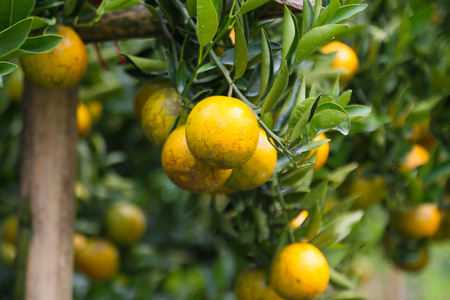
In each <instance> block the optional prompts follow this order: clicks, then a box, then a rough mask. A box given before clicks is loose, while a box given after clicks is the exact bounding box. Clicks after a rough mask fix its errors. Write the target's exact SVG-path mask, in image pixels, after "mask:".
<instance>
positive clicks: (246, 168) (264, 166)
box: [225, 128, 277, 191]
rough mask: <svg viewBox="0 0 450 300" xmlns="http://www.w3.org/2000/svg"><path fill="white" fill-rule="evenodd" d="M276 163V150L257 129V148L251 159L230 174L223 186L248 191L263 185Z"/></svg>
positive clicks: (264, 134)
mask: <svg viewBox="0 0 450 300" xmlns="http://www.w3.org/2000/svg"><path fill="white" fill-rule="evenodd" d="M276 163H277V150H276V149H275V148H274V147H273V146H272V144H271V143H270V142H269V140H268V139H267V135H266V132H265V131H264V130H263V129H261V128H260V129H259V140H258V146H257V147H256V150H255V153H253V155H252V157H251V158H250V159H249V160H248V161H247V162H246V163H244V164H243V165H240V166H237V167H235V168H234V169H233V172H231V175H230V177H229V178H228V180H227V182H225V186H226V187H227V188H229V189H231V190H234V191H249V190H252V189H254V188H257V187H259V186H260V185H262V184H263V183H265V182H266V181H267V180H268V179H269V178H270V176H271V175H272V173H273V170H274V169H275V165H276Z"/></svg>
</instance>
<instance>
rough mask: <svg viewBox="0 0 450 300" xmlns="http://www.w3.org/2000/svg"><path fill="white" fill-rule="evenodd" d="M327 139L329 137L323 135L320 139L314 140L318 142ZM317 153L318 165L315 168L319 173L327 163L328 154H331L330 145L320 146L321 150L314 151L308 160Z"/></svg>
mask: <svg viewBox="0 0 450 300" xmlns="http://www.w3.org/2000/svg"><path fill="white" fill-rule="evenodd" d="M326 139H327V136H326V135H325V134H324V133H321V134H320V135H319V136H318V137H316V138H315V139H314V141H315V142H317V141H321V140H326ZM316 152H317V156H316V165H315V166H314V172H317V171H319V170H320V169H321V168H322V167H323V166H324V165H325V163H326V162H327V159H328V154H329V153H330V144H329V143H326V144H323V145H322V146H320V147H319V148H316V149H314V150H312V151H311V153H310V154H309V155H308V156H307V157H306V159H308V158H309V157H311V156H312V155H313V154H314V153H316Z"/></svg>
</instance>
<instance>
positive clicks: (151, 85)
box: [134, 81, 170, 120]
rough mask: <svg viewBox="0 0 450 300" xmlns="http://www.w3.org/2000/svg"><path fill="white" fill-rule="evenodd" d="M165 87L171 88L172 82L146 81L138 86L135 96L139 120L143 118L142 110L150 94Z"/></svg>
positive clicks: (136, 112) (135, 111)
mask: <svg viewBox="0 0 450 300" xmlns="http://www.w3.org/2000/svg"><path fill="white" fill-rule="evenodd" d="M164 88H170V84H169V83H166V82H156V81H146V82H144V83H143V84H142V85H141V86H140V87H139V88H138V90H137V92H136V95H135V96H134V113H135V114H136V118H138V120H141V119H142V110H143V108H144V104H145V102H147V100H148V98H149V97H150V95H152V94H153V93H154V92H157V91H159V90H162V89H164Z"/></svg>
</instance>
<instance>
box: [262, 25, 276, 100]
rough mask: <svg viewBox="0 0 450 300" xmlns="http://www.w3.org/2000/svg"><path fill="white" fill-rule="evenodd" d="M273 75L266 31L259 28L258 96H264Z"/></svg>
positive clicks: (270, 50)
mask: <svg viewBox="0 0 450 300" xmlns="http://www.w3.org/2000/svg"><path fill="white" fill-rule="evenodd" d="M272 77H273V54H272V48H271V47H270V40H269V37H268V36H267V32H266V31H265V30H264V29H261V84H260V87H259V95H260V97H263V96H264V93H265V91H266V89H267V86H268V85H269V83H270V82H272Z"/></svg>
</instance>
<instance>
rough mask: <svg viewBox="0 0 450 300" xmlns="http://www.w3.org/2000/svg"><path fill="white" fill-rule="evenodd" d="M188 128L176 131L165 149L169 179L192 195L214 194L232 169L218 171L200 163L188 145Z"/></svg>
mask: <svg viewBox="0 0 450 300" xmlns="http://www.w3.org/2000/svg"><path fill="white" fill-rule="evenodd" d="M185 133H186V126H181V127H179V128H177V129H175V130H174V131H173V132H172V133H171V134H170V136H169V138H168V139H167V141H166V144H165V145H164V147H163V150H162V155H161V162H162V166H163V168H164V171H165V172H166V174H167V176H168V177H169V179H170V180H171V181H172V182H173V183H174V184H175V185H176V186H178V187H179V188H181V189H184V190H187V191H189V192H191V193H208V192H214V191H215V190H217V189H218V188H219V187H221V186H222V185H223V184H224V183H225V181H226V180H227V179H228V177H229V176H230V174H231V171H232V170H231V169H228V170H224V169H217V168H214V167H211V166H209V165H206V164H204V163H202V162H200V161H198V160H197V159H196V158H195V157H194V156H193V155H192V154H191V152H190V151H189V148H188V146H187V143H186V135H185Z"/></svg>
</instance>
